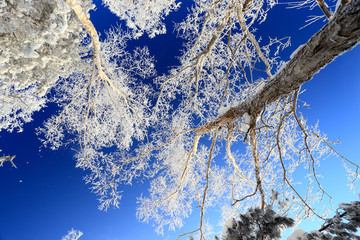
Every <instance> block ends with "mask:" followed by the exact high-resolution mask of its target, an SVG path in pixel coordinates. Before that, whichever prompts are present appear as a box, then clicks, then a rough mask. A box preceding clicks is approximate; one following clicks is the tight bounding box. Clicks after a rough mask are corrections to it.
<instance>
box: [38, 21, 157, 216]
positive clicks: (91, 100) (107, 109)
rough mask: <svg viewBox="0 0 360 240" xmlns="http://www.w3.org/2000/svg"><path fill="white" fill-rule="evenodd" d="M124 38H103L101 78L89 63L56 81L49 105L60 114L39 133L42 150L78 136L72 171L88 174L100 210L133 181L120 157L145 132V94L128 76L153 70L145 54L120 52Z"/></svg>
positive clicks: (115, 33) (139, 167) (117, 33)
mask: <svg viewBox="0 0 360 240" xmlns="http://www.w3.org/2000/svg"><path fill="white" fill-rule="evenodd" d="M129 38H130V34H129V33H126V32H121V30H120V29H118V28H116V29H115V28H114V29H111V30H109V31H108V32H107V33H106V40H105V41H104V42H102V44H101V49H100V54H101V56H102V61H103V64H104V66H106V69H105V71H106V72H99V71H100V70H99V69H97V68H95V69H93V68H91V62H92V60H89V64H88V68H87V69H86V68H80V67H78V68H77V71H75V72H74V73H73V74H72V75H71V76H70V77H69V78H66V79H65V78H64V79H62V80H61V81H59V82H58V84H57V85H56V91H55V95H54V96H53V99H52V100H53V101H55V102H57V103H58V104H59V106H61V107H62V108H63V110H62V111H61V112H60V114H59V115H55V116H53V117H51V118H50V119H49V120H48V121H47V122H46V123H45V128H43V129H39V133H43V134H44V140H43V141H44V144H45V145H49V146H50V147H51V148H53V149H57V148H58V147H60V146H61V145H62V144H63V143H66V140H67V139H69V138H65V136H66V133H67V134H70V136H72V135H75V136H79V138H80V146H81V150H79V152H78V154H77V155H76V158H77V164H76V166H77V167H81V168H83V169H88V170H90V171H91V172H92V173H91V174H90V175H89V176H88V177H87V179H86V181H87V182H91V183H92V184H93V187H92V189H93V191H94V192H95V193H97V194H99V195H100V197H101V198H100V201H101V206H100V208H101V209H106V208H107V207H108V206H109V205H117V204H118V201H119V199H120V198H121V197H120V193H119V192H118V191H117V189H118V185H119V183H131V179H132V178H133V177H134V176H133V175H132V174H133V173H132V172H131V174H130V173H127V172H126V171H124V169H123V167H122V166H121V165H122V164H125V163H126V160H125V158H124V157H125V155H122V154H124V153H125V152H126V151H129V150H130V148H131V147H132V144H133V141H134V139H135V140H138V141H142V140H144V138H146V134H147V132H146V131H147V127H148V126H149V116H150V113H149V110H148V108H149V99H148V97H149V95H150V92H151V90H150V89H149V87H148V86H145V85H143V84H142V83H141V79H135V78H134V77H133V76H137V77H144V78H145V77H149V76H151V75H153V74H154V64H153V62H152V61H153V60H152V58H151V57H150V56H149V52H148V49H147V48H136V49H135V50H134V51H133V52H132V53H128V52H127V51H125V47H126V41H127V40H128V39H129ZM83 67H84V66H83ZM101 74H106V77H104V76H102V75H101ZM72 140H73V139H70V141H72ZM111 148H112V149H113V151H109V149H111ZM130 166H132V167H130ZM124 167H125V166H124ZM145 167H146V166H145V165H144V164H142V163H138V164H137V162H134V163H131V164H129V165H128V164H126V170H127V171H131V170H134V171H135V172H137V171H140V172H142V171H144V168H145ZM114 179H115V180H114Z"/></svg>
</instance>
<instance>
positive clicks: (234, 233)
mask: <svg viewBox="0 0 360 240" xmlns="http://www.w3.org/2000/svg"><path fill="white" fill-rule="evenodd" d="M293 224H294V220H293V219H292V218H288V217H285V216H280V215H278V214H277V213H276V212H275V211H274V210H273V209H272V208H271V207H266V208H265V209H264V210H262V209H261V208H258V207H256V208H250V209H249V210H248V212H247V213H246V214H240V219H239V220H237V221H235V220H233V225H232V226H226V227H227V228H228V229H227V230H225V231H224V234H223V236H222V238H223V239H224V240H265V239H280V237H281V232H282V231H283V230H284V229H285V228H286V227H291V226H293Z"/></svg>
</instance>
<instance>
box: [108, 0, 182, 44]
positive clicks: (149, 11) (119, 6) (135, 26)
mask: <svg viewBox="0 0 360 240" xmlns="http://www.w3.org/2000/svg"><path fill="white" fill-rule="evenodd" d="M103 3H104V4H105V5H106V6H107V7H109V9H110V11H111V12H113V13H114V14H115V15H116V16H118V17H119V18H120V19H123V20H125V21H126V23H127V26H128V27H129V28H130V29H132V31H133V34H134V37H135V38H138V37H140V36H141V35H143V33H144V32H146V33H147V34H148V35H149V37H151V38H153V37H155V36H156V35H158V34H163V33H166V26H165V23H164V22H163V19H164V18H165V17H166V16H167V15H169V13H170V12H172V11H174V10H176V9H178V8H179V7H180V2H179V3H176V2H175V0H157V1H151V0H149V1H133V0H103Z"/></svg>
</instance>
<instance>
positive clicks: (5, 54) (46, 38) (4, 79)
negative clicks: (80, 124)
mask: <svg viewBox="0 0 360 240" xmlns="http://www.w3.org/2000/svg"><path fill="white" fill-rule="evenodd" d="M82 34H85V33H84V32H83V30H82V26H81V23H80V22H79V21H78V20H77V18H76V17H75V16H74V14H73V13H72V10H71V8H70V7H69V6H68V5H67V4H64V3H63V2H62V1H61V2H60V1H56V0H50V1H49V0H38V1H28V0H19V1H10V0H9V1H5V0H2V1H1V4H0V36H1V38H0V52H1V55H0V79H1V85H0V87H1V89H8V88H13V89H14V91H18V90H20V89H26V88H29V87H32V86H33V85H36V89H37V91H38V93H39V96H43V95H45V94H46V92H47V90H48V89H49V88H50V87H52V86H54V83H55V82H56V81H57V80H58V78H59V76H62V77H68V76H69V75H70V74H71V73H72V72H73V70H74V68H75V66H76V63H77V62H78V61H80V54H79V53H81V50H82V49H81V47H80V40H81V36H82Z"/></svg>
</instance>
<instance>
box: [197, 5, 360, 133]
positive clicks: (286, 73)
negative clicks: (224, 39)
mask: <svg viewBox="0 0 360 240" xmlns="http://www.w3.org/2000/svg"><path fill="white" fill-rule="evenodd" d="M341 1H342V3H341V4H340V6H339V8H338V9H337V11H336V13H335V14H334V15H333V17H332V19H331V20H330V21H329V22H328V23H327V24H326V25H325V26H324V27H323V28H322V29H320V30H319V31H318V32H317V33H316V34H314V35H313V36H312V37H311V39H310V40H309V41H308V42H307V43H306V44H304V45H302V46H301V47H300V48H299V49H298V51H297V53H296V54H295V55H294V56H293V58H292V59H291V60H290V61H289V62H287V63H286V65H285V66H284V67H283V68H282V69H281V70H280V71H279V72H278V73H277V74H275V75H274V76H273V78H272V79H271V80H269V82H267V83H266V84H265V85H264V87H263V88H262V89H261V90H260V91H259V92H258V93H256V94H255V95H254V96H253V97H252V98H250V99H249V100H247V101H245V102H243V103H241V104H239V105H238V106H235V107H232V108H231V109H229V110H228V111H227V112H226V113H224V114H223V115H221V116H219V117H218V118H216V119H214V120H213V121H211V122H209V123H207V124H205V125H203V126H200V127H198V128H197V129H196V132H197V133H200V134H203V133H206V132H209V131H212V130H214V129H215V128H218V127H219V126H222V125H225V124H227V123H230V122H233V121H235V120H236V119H238V118H240V117H242V116H243V114H245V113H246V112H247V113H248V114H249V115H250V116H256V115H257V114H259V113H260V112H261V110H262V109H263V108H264V107H265V106H266V104H269V103H271V102H273V101H275V100H277V99H279V98H280V97H282V96H284V95H286V94H289V93H291V92H292V91H294V90H296V89H298V88H299V87H300V86H301V85H302V84H303V83H305V82H307V81H309V80H311V78H312V77H313V76H314V75H315V74H316V73H317V72H319V71H320V70H321V69H322V68H323V67H325V66H326V65H327V64H329V63H330V62H332V61H333V60H334V59H335V58H336V57H337V56H339V55H341V54H342V53H344V52H346V51H348V50H350V49H352V48H353V47H355V46H356V45H357V44H358V43H359V41H360V0H352V1H351V0H350V1H346V0H341Z"/></svg>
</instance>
